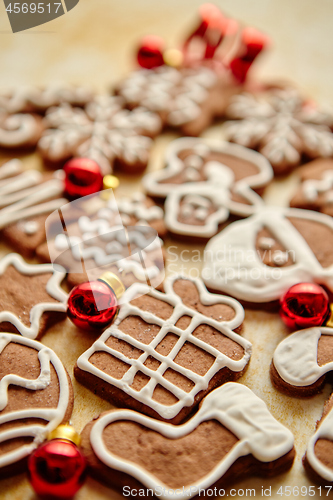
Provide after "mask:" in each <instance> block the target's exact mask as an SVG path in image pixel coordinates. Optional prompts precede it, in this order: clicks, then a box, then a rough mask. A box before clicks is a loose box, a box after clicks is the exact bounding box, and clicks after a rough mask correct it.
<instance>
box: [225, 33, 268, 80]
mask: <svg viewBox="0 0 333 500" xmlns="http://www.w3.org/2000/svg"><path fill="white" fill-rule="evenodd" d="M268 44H269V38H268V37H267V36H266V35H264V34H263V33H260V31H258V30H256V29H255V28H252V27H251V26H248V27H246V28H244V29H243V32H242V45H243V51H242V53H241V54H240V55H238V56H237V57H235V59H233V60H232V61H231V62H230V70H231V71H232V73H233V75H234V76H235V78H236V79H237V80H238V81H239V82H240V83H243V82H244V81H245V80H246V77H247V73H248V71H249V69H250V67H251V66H252V64H253V62H254V60H255V59H256V58H257V56H258V55H259V54H260V52H262V50H264V49H265V48H266V47H267V45H268Z"/></svg>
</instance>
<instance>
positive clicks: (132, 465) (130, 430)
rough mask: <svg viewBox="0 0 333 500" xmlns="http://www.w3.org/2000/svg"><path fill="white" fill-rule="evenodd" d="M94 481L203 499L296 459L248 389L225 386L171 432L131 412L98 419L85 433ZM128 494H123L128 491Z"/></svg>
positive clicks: (285, 434) (287, 436)
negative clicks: (236, 482)
mask: <svg viewBox="0 0 333 500" xmlns="http://www.w3.org/2000/svg"><path fill="white" fill-rule="evenodd" d="M81 436H82V450H83V453H84V454H85V456H86V458H87V461H88V465H89V467H90V472H91V474H92V475H93V477H95V478H96V479H98V480H100V481H102V482H103V483H105V484H107V485H108V486H110V487H113V488H117V489H120V490H122V492H124V490H123V487H124V486H127V487H128V489H129V490H133V491H135V490H136V491H142V492H144V491H147V489H149V492H150V493H149V496H150V495H151V494H152V493H151V491H153V492H154V493H155V494H156V496H157V497H160V498H163V499H164V500H170V499H172V498H178V499H184V498H192V497H194V496H196V495H198V493H199V490H200V491H201V493H200V495H204V490H205V489H207V488H209V489H210V491H213V489H214V487H217V491H218V490H219V489H220V488H224V487H226V485H229V484H230V482H234V481H235V480H237V479H241V478H242V479H243V478H244V477H245V476H246V477H248V476H252V475H256V476H257V475H261V476H264V477H272V476H275V475H277V474H279V473H281V472H285V471H287V470H288V469H289V468H290V467H291V465H292V463H293V460H294V456H295V450H294V447H293V442H294V438H293V435H292V434H291V432H290V431H289V430H288V429H287V428H286V427H284V426H283V425H282V424H280V423H279V422H278V421H277V420H275V418H274V417H273V416H272V415H271V413H270V412H269V410H268V408H267V406H266V405H265V403H264V402H263V401H262V400H261V399H260V398H258V397H257V396H256V395H255V394H254V393H253V392H252V391H251V390H250V389H248V388H247V387H245V386H243V385H241V384H235V383H233V382H229V383H227V384H225V385H223V386H222V387H220V388H218V389H215V390H214V391H212V392H211V393H210V394H209V395H208V396H206V397H205V399H204V400H203V401H202V403H201V405H200V409H199V411H198V412H197V413H196V414H195V415H194V416H193V417H192V418H191V419H190V420H188V421H187V422H186V423H184V424H182V425H179V426H175V425H170V424H167V423H164V422H158V421H156V420H154V419H152V418H149V417H146V416H143V415H140V414H139V413H137V412H134V411H131V410H111V411H109V412H105V413H102V415H100V417H99V418H97V419H95V420H93V421H92V422H90V423H89V424H88V425H87V426H86V427H85V428H84V430H83V431H82V434H81ZM125 491H126V490H125Z"/></svg>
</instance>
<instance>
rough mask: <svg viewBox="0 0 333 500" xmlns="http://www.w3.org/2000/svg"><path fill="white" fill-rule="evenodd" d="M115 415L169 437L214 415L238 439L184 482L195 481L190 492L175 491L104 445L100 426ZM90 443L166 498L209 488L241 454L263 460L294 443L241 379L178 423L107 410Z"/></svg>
mask: <svg viewBox="0 0 333 500" xmlns="http://www.w3.org/2000/svg"><path fill="white" fill-rule="evenodd" d="M119 420H123V421H130V422H136V423H138V424H140V425H142V426H144V427H146V428H148V429H151V430H154V431H156V432H159V433H160V434H161V435H163V436H164V437H167V438H168V439H170V440H175V439H179V438H182V437H183V436H186V435H188V434H190V433H191V432H193V431H194V430H195V429H196V428H197V427H198V426H199V425H200V424H201V423H202V422H206V421H209V420H217V421H218V422H219V423H220V424H221V425H223V426H224V427H226V428H227V429H228V430H230V431H231V432H232V433H233V434H234V435H235V436H236V437H237V438H238V442H237V443H236V444H235V445H234V447H233V448H232V449H231V450H230V451H229V452H228V453H227V454H226V455H225V457H224V458H223V459H222V460H221V461H220V462H219V463H218V464H217V465H216V467H214V469H213V470H212V471H211V472H209V473H208V474H207V475H206V476H204V477H203V478H201V479H200V480H199V481H197V482H196V483H195V484H191V485H184V488H185V490H187V488H188V487H189V486H193V487H196V489H194V488H193V490H192V491H191V493H190V492H189V491H188V490H187V491H183V490H181V489H179V490H176V491H174V490H173V489H172V488H171V486H170V485H167V484H164V483H162V482H161V480H159V479H158V478H157V477H156V476H154V475H153V474H152V473H149V472H147V470H145V469H144V468H143V467H141V466H140V465H137V464H135V463H133V462H131V461H130V460H125V459H122V458H120V457H118V456H116V455H115V454H113V453H111V451H110V450H108V448H107V447H106V444H105V442H104V440H103V432H104V430H105V428H106V427H107V426H108V425H110V424H111V425H112V423H113V422H116V421H119ZM90 443H91V446H92V448H93V450H94V452H95V454H96V456H97V457H98V458H99V460H101V461H102V462H103V463H104V464H105V465H106V466H108V467H110V468H112V469H115V470H118V471H121V472H125V473H126V474H128V475H130V476H132V477H134V478H136V479H137V480H139V481H140V482H141V483H142V484H143V485H144V486H146V487H147V488H151V489H153V490H155V491H159V490H157V488H159V487H160V488H161V490H160V491H161V492H162V491H163V493H162V494H161V495H158V496H161V498H165V499H167V500H169V499H172V498H191V497H192V496H193V495H196V494H197V492H198V491H199V490H200V489H206V488H209V487H210V486H211V485H213V484H214V483H215V482H216V481H217V480H218V479H220V478H221V477H222V476H223V475H224V474H225V473H226V472H227V470H228V469H230V467H231V466H232V465H233V464H234V463H235V462H236V460H237V459H238V458H240V457H243V456H246V455H249V454H251V455H253V456H254V457H255V458H256V459H257V460H260V461H261V462H264V463H267V462H272V461H274V460H277V459H278V458H281V457H282V456H283V455H285V454H286V453H288V452H289V451H291V450H292V449H293V444H294V437H293V435H292V433H291V432H290V431H289V430H288V429H287V428H286V427H284V426H283V425H282V424H280V423H279V422H278V421H277V420H275V418H274V417H273V416H272V415H271V413H270V412H269V410H268V409H267V406H266V405H265V403H264V402H263V401H262V400H261V399H259V398H258V397H257V396H256V395H255V394H254V393H253V392H252V391H251V390H250V389H248V388H247V387H245V386H243V385H241V384H236V383H233V382H229V383H226V384H224V385H223V386H222V387H219V388H218V389H215V390H214V391H212V392H211V393H210V394H209V395H208V396H206V397H205V399H204V400H203V403H202V405H201V407H200V409H199V411H198V412H197V413H196V414H195V415H194V417H192V418H191V419H190V420H189V421H188V422H186V423H185V424H182V425H178V426H175V425H172V424H168V423H165V422H159V421H157V420H154V419H152V418H149V417H146V416H144V415H140V413H137V412H134V411H131V410H116V411H111V412H108V413H106V414H105V415H103V416H102V417H100V418H99V419H98V420H97V421H96V422H95V423H94V425H93V427H92V429H91V433H90ZM216 446H218V445H216ZM163 488H165V489H163Z"/></svg>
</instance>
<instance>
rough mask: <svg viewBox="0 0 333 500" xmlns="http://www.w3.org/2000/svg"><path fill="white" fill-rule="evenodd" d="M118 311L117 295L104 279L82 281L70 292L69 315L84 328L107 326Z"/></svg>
mask: <svg viewBox="0 0 333 500" xmlns="http://www.w3.org/2000/svg"><path fill="white" fill-rule="evenodd" d="M116 312H117V299H116V295H115V293H114V291H113V290H112V289H111V288H110V287H109V286H108V285H107V284H106V283H104V282H103V281H99V280H96V281H91V282H87V283H81V284H80V285H78V286H76V287H74V288H73V290H72V291H71V293H70V294H69V297H68V309H67V316H68V317H69V319H70V320H71V321H72V322H73V323H74V325H76V326H77V327H78V328H81V329H82V330H86V331H94V330H98V329H103V328H106V327H107V326H108V325H109V324H110V323H111V322H112V320H113V318H114V316H115V314H116Z"/></svg>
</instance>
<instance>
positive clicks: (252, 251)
mask: <svg viewBox="0 0 333 500" xmlns="http://www.w3.org/2000/svg"><path fill="white" fill-rule="evenodd" d="M287 217H296V218H299V219H303V220H309V221H313V222H316V223H318V224H323V225H324V226H327V227H328V228H330V229H331V230H333V221H332V218H331V217H329V216H327V215H325V214H322V213H318V212H313V211H310V210H299V209H290V208H277V207H276V208H274V207H264V208H262V209H261V210H259V211H258V213H257V214H256V215H253V216H251V217H249V218H248V219H246V220H242V221H237V222H234V223H232V224H230V225H229V226H228V227H226V228H225V229H223V230H222V231H221V232H220V233H219V234H218V235H216V236H215V237H214V238H212V239H211V240H210V241H209V242H208V244H207V246H206V248H205V263H204V267H203V270H202V278H203V280H204V282H205V284H206V286H208V288H211V289H213V290H219V291H221V292H224V293H228V294H230V295H232V296H233V297H236V298H237V299H239V300H245V301H249V302H257V303H263V302H270V301H274V300H279V299H280V297H281V296H282V294H283V293H284V292H285V291H286V290H288V288H290V287H291V286H292V285H294V284H295V283H301V282H313V281H314V282H317V283H320V284H322V285H325V286H326V287H327V288H328V289H329V290H332V291H333V266H330V267H327V268H323V267H322V266H321V265H320V264H319V262H318V260H317V259H316V257H315V255H314V253H313V252H312V250H311V248H310V247H309V245H308V244H307V243H306V241H305V240H304V238H303V237H302V236H301V234H300V233H299V232H298V231H297V230H296V228H295V227H294V226H293V225H292V224H291V222H290V221H289V220H287ZM264 228H268V229H269V231H270V232H271V234H272V235H273V237H274V238H276V240H277V241H279V242H280V243H281V244H282V245H283V247H284V248H286V251H287V253H288V255H289V256H290V257H291V258H292V261H293V264H292V265H290V266H286V267H281V268H278V269H277V268H274V267H270V266H266V265H265V264H264V263H263V262H262V260H261V258H260V255H259V254H258V253H257V251H256V238H257V235H258V232H259V231H261V230H262V229H264Z"/></svg>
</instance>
